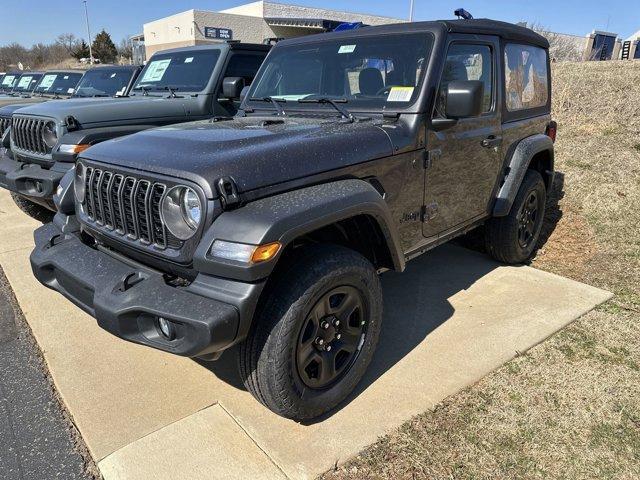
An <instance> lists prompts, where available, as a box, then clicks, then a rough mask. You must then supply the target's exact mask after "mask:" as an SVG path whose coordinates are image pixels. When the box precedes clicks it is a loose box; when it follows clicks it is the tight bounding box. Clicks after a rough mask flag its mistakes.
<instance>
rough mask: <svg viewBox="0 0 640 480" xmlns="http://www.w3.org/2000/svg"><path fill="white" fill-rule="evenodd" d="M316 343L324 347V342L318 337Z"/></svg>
mask: <svg viewBox="0 0 640 480" xmlns="http://www.w3.org/2000/svg"><path fill="white" fill-rule="evenodd" d="M316 343H317V344H318V345H324V340H323V339H322V338H320V337H318V338H316Z"/></svg>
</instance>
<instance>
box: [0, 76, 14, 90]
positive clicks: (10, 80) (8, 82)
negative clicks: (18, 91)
mask: <svg viewBox="0 0 640 480" xmlns="http://www.w3.org/2000/svg"><path fill="white" fill-rule="evenodd" d="M17 79H18V76H17V75H5V76H4V78H3V79H2V83H1V84H0V89H2V90H4V91H6V90H11V89H12V88H13V86H14V85H15V83H16V80H17Z"/></svg>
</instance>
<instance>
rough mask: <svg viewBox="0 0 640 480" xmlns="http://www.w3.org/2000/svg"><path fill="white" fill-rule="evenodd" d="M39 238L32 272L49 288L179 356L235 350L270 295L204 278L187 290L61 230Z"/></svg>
mask: <svg viewBox="0 0 640 480" xmlns="http://www.w3.org/2000/svg"><path fill="white" fill-rule="evenodd" d="M34 237H35V243H36V247H35V249H34V250H33V252H32V253H31V266H32V269H33V273H34V275H35V276H36V278H37V279H38V280H39V281H40V282H41V283H43V284H44V285H45V286H47V287H49V288H51V289H53V290H56V291H58V292H59V293H61V294H62V295H64V296H65V297H67V298H68V299H69V300H71V301H72V302H73V303H75V304H76V305H77V306H79V307H80V308H82V309H83V310H84V311H86V312H87V313H89V314H90V315H92V316H93V317H95V318H96V319H97V321H98V325H100V326H101V327H102V328H104V329H105V330H107V331H109V332H110V333H112V334H114V335H116V336H118V337H120V338H123V339H125V340H128V341H131V342H135V343H139V344H142V345H146V346H149V347H153V348H157V349H160V350H164V351H166V352H170V353H174V354H177V355H183V356H189V357H197V356H211V355H213V356H215V354H216V353H218V352H221V351H222V350H224V349H226V348H228V347H229V346H231V345H233V344H234V343H235V342H236V341H238V340H239V332H242V331H244V330H246V329H244V328H241V317H242V319H243V320H244V322H247V321H248V322H250V317H249V318H247V317H248V316H249V315H251V316H252V314H253V308H254V307H255V303H256V302H257V297H258V296H259V295H260V292H261V290H262V287H261V286H255V285H249V284H243V285H242V286H240V285H237V284H236V285H230V284H229V282H228V281H227V280H224V279H215V278H212V277H208V278H206V279H203V278H201V277H202V275H201V276H199V277H198V278H196V280H195V281H194V282H193V283H192V284H190V285H189V286H187V287H177V286H171V285H168V284H167V283H166V281H165V279H164V276H163V275H162V274H161V273H159V272H157V271H154V270H151V269H149V268H147V267H145V266H143V265H141V264H136V263H134V262H131V261H130V260H129V259H126V258H123V257H119V256H118V255H117V254H112V253H107V252H106V251H103V250H99V249H97V248H93V247H90V246H88V245H86V244H84V243H83V242H82V241H81V240H80V238H79V237H78V236H77V235H76V234H67V235H63V234H61V232H60V230H59V229H58V228H57V227H56V226H55V225H54V224H47V225H44V226H43V227H40V228H39V229H37V230H36V231H35V234H34ZM244 287H246V288H244ZM256 287H257V288H256ZM216 296H218V297H219V298H213V297H216ZM220 298H224V299H225V301H223V300H221V299H220ZM234 303H235V304H234ZM248 305H251V306H252V307H247V306H248ZM158 317H163V318H165V319H167V320H170V321H171V322H173V324H174V328H175V331H176V336H175V339H174V340H168V339H166V338H165V337H164V336H163V335H162V334H161V333H160V331H159V329H158V327H157V319H158Z"/></svg>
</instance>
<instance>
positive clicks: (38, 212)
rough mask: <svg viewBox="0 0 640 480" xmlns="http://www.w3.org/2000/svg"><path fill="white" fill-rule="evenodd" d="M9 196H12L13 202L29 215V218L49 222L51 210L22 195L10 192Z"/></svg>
mask: <svg viewBox="0 0 640 480" xmlns="http://www.w3.org/2000/svg"><path fill="white" fill-rule="evenodd" d="M11 198H13V201H14V203H15V204H16V205H17V206H18V208H19V209H20V210H22V211H23V212H24V213H26V214H27V215H29V216H30V217H31V218H35V219H36V220H38V221H39V222H42V223H47V222H50V221H51V219H52V218H53V215H54V213H53V212H52V211H51V210H49V209H48V208H45V207H43V206H42V205H39V204H37V203H35V202H32V201H31V200H29V199H28V198H25V197H23V196H22V195H19V194H17V193H15V192H11Z"/></svg>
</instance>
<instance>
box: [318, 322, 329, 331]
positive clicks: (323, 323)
mask: <svg viewBox="0 0 640 480" xmlns="http://www.w3.org/2000/svg"><path fill="white" fill-rule="evenodd" d="M320 328H322V329H323V330H326V329H327V328H329V322H327V321H324V322H322V323H321V324H320Z"/></svg>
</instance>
